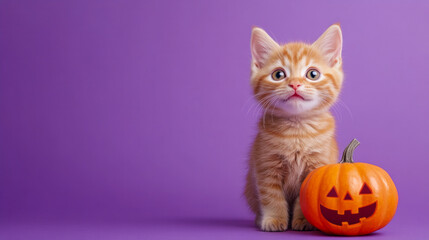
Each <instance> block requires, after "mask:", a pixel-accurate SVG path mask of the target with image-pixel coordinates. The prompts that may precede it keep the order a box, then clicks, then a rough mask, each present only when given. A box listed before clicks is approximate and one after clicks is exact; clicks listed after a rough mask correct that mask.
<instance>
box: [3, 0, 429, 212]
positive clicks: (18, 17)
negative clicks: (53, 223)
mask: <svg viewBox="0 0 429 240" xmlns="http://www.w3.org/2000/svg"><path fill="white" fill-rule="evenodd" d="M421 2H423V1H421ZM421 2H420V1H407V2H405V1H402V3H401V2H400V1H369V0H367V1H359V2H357V1H356V2H353V3H350V2H347V3H345V2H344V1H317V0H314V1H299V2H298V1H293V2H292V1H290V2H287V1H268V2H266V1H211V2H203V1H151V2H149V1H119V0H118V1H86V0H85V1H83V0H79V1H54V0H52V1H38V2H36V1H1V3H0V213H1V216H0V217H1V218H2V219H4V220H5V219H6V220H10V219H18V220H19V219H54V220H61V219H62V220H70V219H104V220H117V219H122V220H138V219H144V218H164V217H177V216H213V217H225V216H234V217H246V218H249V217H250V214H249V212H248V210H247V207H246V205H245V202H244V199H243V198H242V197H241V192H242V188H243V184H244V174H245V171H246V159H247V152H248V150H249V144H250V142H251V141H252V137H253V136H254V134H255V127H256V121H257V117H256V116H255V114H254V112H252V111H250V112H249V113H248V110H249V108H250V107H251V106H253V105H254V103H253V101H252V100H251V99H252V97H251V91H250V87H249V72H250V70H249V65H250V50H249V38H250V30H251V27H252V26H253V25H257V26H260V27H262V28H264V29H266V30H267V32H269V33H270V34H271V35H272V36H273V37H274V38H275V39H276V40H278V41H281V42H285V41H294V40H305V41H308V42H311V41H314V40H315V39H316V38H317V37H318V36H319V35H320V34H321V33H322V32H323V31H324V30H325V29H326V28H327V27H328V26H330V25H331V24H333V23H335V22H340V23H341V26H342V28H343V34H344V48H343V53H344V55H343V61H344V71H345V76H346V77H345V84H344V89H343V92H342V95H341V100H340V102H339V103H338V104H337V105H336V107H335V108H334V113H335V116H336V118H337V125H338V132H337V136H338V140H339V143H340V147H341V148H343V147H344V146H345V145H346V144H347V143H348V142H349V141H350V140H351V139H352V138H355V137H356V138H358V139H359V140H360V141H361V143H362V144H361V146H359V148H358V150H357V152H356V155H355V160H356V161H362V162H368V163H372V164H376V165H378V166H381V167H382V168H384V169H385V170H387V171H388V172H389V173H390V175H391V176H392V178H393V180H394V181H395V183H396V185H397V188H398V191H399V208H398V212H397V216H396V219H406V218H407V217H410V216H413V217H417V216H419V217H423V219H426V220H427V216H425V213H427V212H428V211H429V206H428V204H427V200H428V197H429V193H428V191H427V185H428V184H429V178H428V175H427V172H428V171H427V169H428V167H429V159H428V157H427V156H428V155H427V154H428V151H429V150H428V148H429V146H428V145H429V124H428V122H429V118H428V116H429V107H428V103H429V94H428V92H429V67H428V66H429V31H428V30H427V29H428V24H429V3H421Z"/></svg>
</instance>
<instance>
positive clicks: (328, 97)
mask: <svg viewBox="0 0 429 240" xmlns="http://www.w3.org/2000/svg"><path fill="white" fill-rule="evenodd" d="M341 46H342V37H341V30H340V28H339V26H338V25H333V26H331V27H330V28H329V29H328V30H327V31H326V32H325V33H324V34H323V35H322V36H321V37H320V38H319V39H318V40H317V41H316V42H315V43H313V44H312V45H308V44H304V43H289V44H285V45H283V46H279V45H278V44H277V43H276V42H274V41H273V40H272V39H271V38H270V37H269V36H268V35H267V34H266V33H265V32H264V31H263V30H262V29H260V28H254V29H253V32H252V44H251V47H252V57H253V62H252V79H251V83H252V86H253V89H254V93H255V97H256V99H257V100H258V101H259V102H260V103H261V105H262V106H263V107H264V108H266V109H267V111H268V110H269V111H270V112H273V113H274V114H280V115H288V116H290V115H294V116H300V115H305V114H311V113H317V112H323V111H327V110H328V109H329V107H330V106H331V105H332V104H333V103H334V102H335V100H336V99H337V97H338V94H339V92H340V89H341V85H342V80H343V72H342V69H341Z"/></svg>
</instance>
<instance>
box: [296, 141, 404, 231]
mask: <svg viewBox="0 0 429 240" xmlns="http://www.w3.org/2000/svg"><path fill="white" fill-rule="evenodd" d="M358 145H359V142H358V141H357V140H356V139H354V140H353V141H352V142H351V143H350V144H349V145H348V146H347V147H346V149H345V150H344V153H343V157H342V160H341V162H340V163H337V164H329V165H326V166H323V167H320V168H317V169H315V170H314V171H312V172H311V173H310V174H309V175H308V176H307V178H306V179H305V180H304V182H303V183H302V185H301V191H300V203H301V209H302V212H303V213H304V216H305V218H306V219H307V220H308V222H310V223H311V224H312V225H313V226H315V227H316V228H318V229H320V230H321V231H323V232H325V233H328V234H336V235H364V234H368V233H371V232H373V231H376V230H378V229H380V228H382V227H384V226H386V225H387V224H388V223H389V221H390V220H391V219H392V218H393V215H395V211H396V207H397V205H398V192H397V190H396V187H395V184H394V183H393V181H392V179H391V178H390V176H389V174H387V172H386V171H384V170H383V169H381V168H380V167H377V166H375V165H371V164H368V163H354V162H353V158H352V155H353V151H354V149H355V148H356V147H357V146H358Z"/></svg>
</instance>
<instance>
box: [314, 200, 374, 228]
mask: <svg viewBox="0 0 429 240" xmlns="http://www.w3.org/2000/svg"><path fill="white" fill-rule="evenodd" d="M376 207H377V202H374V203H371V204H370V205H368V206H364V207H360V208H359V211H358V213H355V214H353V213H352V211H351V210H346V211H344V214H342V215H341V214H338V211H336V210H332V209H329V208H326V207H324V206H322V204H320V210H321V212H322V215H323V217H324V218H325V219H326V220H328V221H329V222H330V223H332V224H335V225H338V226H342V223H343V222H346V223H348V224H349V225H352V224H356V223H359V222H360V219H361V218H369V217H371V216H372V215H373V214H374V212H375V208H376Z"/></svg>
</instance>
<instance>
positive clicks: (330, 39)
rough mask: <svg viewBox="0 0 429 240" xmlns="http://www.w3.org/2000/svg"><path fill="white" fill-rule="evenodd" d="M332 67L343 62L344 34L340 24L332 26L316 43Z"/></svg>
mask: <svg viewBox="0 0 429 240" xmlns="http://www.w3.org/2000/svg"><path fill="white" fill-rule="evenodd" d="M313 47H316V48H318V49H319V50H320V51H321V53H322V55H323V57H324V58H325V59H326V61H327V62H328V63H329V65H330V66H331V67H333V66H335V65H336V64H338V63H340V62H341V50H342V48H343V35H342V33H341V27H340V25H339V24H334V25H332V26H330V27H329V28H328V29H327V30H326V31H325V32H324V33H323V34H322V36H320V37H319V39H317V40H316V41H315V42H314V43H313Z"/></svg>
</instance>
